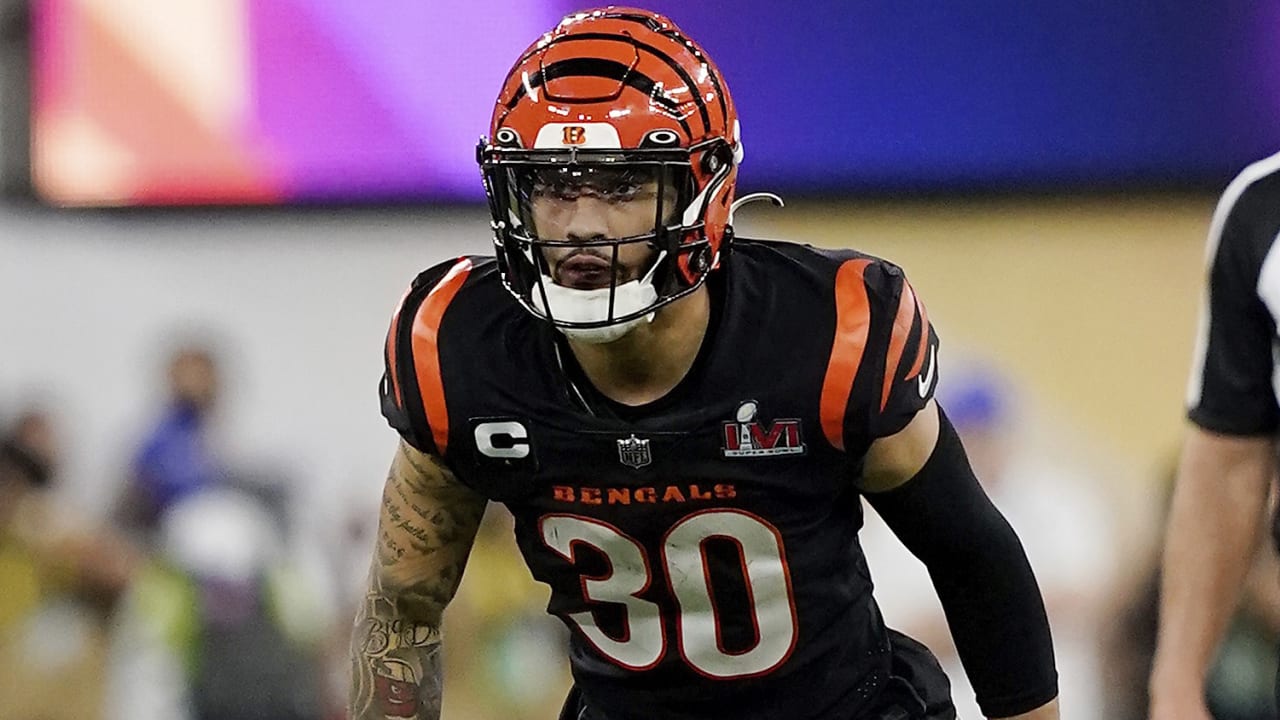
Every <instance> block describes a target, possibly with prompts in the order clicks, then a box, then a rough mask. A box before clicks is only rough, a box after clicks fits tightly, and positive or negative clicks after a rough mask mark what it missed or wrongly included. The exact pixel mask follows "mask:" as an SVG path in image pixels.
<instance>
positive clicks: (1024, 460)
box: [862, 367, 1116, 720]
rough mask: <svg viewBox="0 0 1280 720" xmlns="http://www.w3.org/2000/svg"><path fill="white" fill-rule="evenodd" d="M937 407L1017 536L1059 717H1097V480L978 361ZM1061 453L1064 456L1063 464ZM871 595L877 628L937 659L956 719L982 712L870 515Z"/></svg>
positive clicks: (916, 574)
mask: <svg viewBox="0 0 1280 720" xmlns="http://www.w3.org/2000/svg"><path fill="white" fill-rule="evenodd" d="M938 398H939V404H940V405H941V406H942V408H943V409H944V410H945V411H946V413H947V415H948V417H950V419H951V421H952V423H953V424H954V425H955V427H956V430H957V431H958V432H959V433H960V435H961V437H962V438H963V440H964V444H965V448H966V450H967V452H968V454H969V458H970V462H971V463H972V465H973V468H974V471H975V473H976V474H977V476H978V478H979V480H981V482H982V484H983V487H984V489H985V490H986V491H987V494H988V495H989V496H990V497H991V499H992V501H993V502H994V503H995V505H996V507H998V508H999V509H1000V511H1001V512H1002V513H1003V514H1004V516H1005V518H1006V519H1007V520H1008V521H1009V523H1010V524H1011V525H1012V526H1013V528H1014V529H1015V530H1016V531H1017V532H1018V535H1019V537H1020V538H1021V540H1022V543H1023V545H1024V547H1025V549H1026V552H1027V557H1028V559H1029V560H1030V561H1031V565H1032V567H1033V568H1034V569H1035V573H1036V579H1037V581H1038V582H1039V584H1040V589H1041V592H1042V594H1043V596H1044V600H1045V605H1046V609H1047V610H1048V614H1049V621H1050V624H1051V626H1052V628H1053V644H1054V654H1055V656H1056V658H1057V661H1058V674H1059V687H1060V690H1061V697H1062V707H1061V717H1062V718H1063V720H1098V719H1099V718H1103V717H1106V715H1105V714H1104V712H1103V708H1102V697H1101V693H1100V690H1099V688H1100V687H1101V682H1102V678H1103V667H1102V665H1101V641H1102V637H1101V633H1100V627H1101V625H1102V624H1103V623H1104V622H1105V620H1106V618H1107V613H1108V611H1107V603H1108V601H1109V598H1110V593H1111V587H1112V583H1113V577H1114V565H1115V553H1116V539H1115V531H1114V528H1115V527H1116V526H1115V522H1116V520H1115V518H1114V517H1113V515H1114V509H1113V506H1112V505H1113V504H1112V503H1111V501H1110V499H1109V498H1108V497H1107V496H1106V495H1105V494H1104V493H1103V492H1102V491H1101V490H1102V489H1101V486H1100V484H1099V483H1098V482H1097V481H1096V480H1095V479H1094V478H1092V477H1090V476H1089V474H1088V473H1087V472H1085V471H1083V470H1081V469H1080V467H1079V465H1073V464H1071V462H1070V458H1072V457H1077V456H1078V455H1077V454H1079V453H1087V452H1088V450H1087V449H1085V448H1079V447H1072V448H1070V451H1069V452H1066V453H1063V452H1054V451H1052V450H1053V448H1050V447H1047V446H1046V441H1047V442H1048V443H1061V442H1064V436H1063V435H1060V434H1057V433H1052V434H1047V436H1046V437H1045V438H1040V437H1038V436H1037V434H1036V433H1035V432H1034V430H1035V428H1034V427H1033V426H1034V424H1035V423H1032V422H1031V419H1030V418H1027V417H1023V416H1022V415H1021V414H1020V413H1018V412H1017V411H1016V408H1015V407H1014V401H1015V397H1014V394H1013V392H1012V388H1011V386H1010V384H1009V383H1008V381H1006V380H1005V379H1004V378H1003V377H1002V376H1001V375H1000V374H998V373H996V372H995V371H994V370H992V369H990V368H987V367H971V368H968V369H965V368H963V367H959V368H958V370H957V371H956V372H955V373H953V374H952V375H951V376H950V377H946V378H942V379H940V380H939V384H938ZM1063 458H1066V460H1064V459H1063ZM862 541H863V547H864V549H865V551H866V554H867V558H868V563H869V565H870V569H871V576H872V578H873V580H874V581H875V587H876V597H877V599H878V601H879V604H880V607H881V610H882V612H883V614H884V617H885V621H886V623H887V624H888V625H889V626H890V627H893V628H895V629H898V630H901V631H903V632H905V633H907V634H908V635H911V636H912V637H915V638H918V639H919V640H920V641H921V642H923V643H925V644H926V645H927V646H929V648H930V649H932V650H933V651H934V653H935V654H937V656H938V658H939V660H940V661H941V662H942V664H943V667H944V668H945V669H946V671H947V675H948V676H949V677H950V678H951V682H952V696H953V698H954V700H955V704H956V709H957V714H958V717H960V718H981V717H985V716H984V715H983V714H982V713H981V711H980V710H979V709H978V707H977V704H976V702H975V700H974V692H973V689H972V687H971V686H970V685H969V683H968V680H967V678H966V676H965V673H964V670H963V668H962V667H961V665H960V662H959V657H958V656H957V654H956V652H955V647H954V645H953V644H952V642H951V637H950V634H949V632H948V631H947V628H946V625H945V623H944V621H943V620H942V618H943V614H942V612H941V609H940V606H939V605H938V603H937V599H936V596H935V595H934V593H933V591H932V584H931V582H930V580H929V577H928V574H927V573H926V572H925V570H924V567H923V565H921V563H920V562H919V561H917V560H915V558H914V557H912V556H911V554H910V553H909V552H908V551H907V550H906V549H905V548H904V547H903V546H902V544H901V543H900V542H898V541H897V539H896V538H894V537H893V536H892V533H891V532H890V531H889V530H888V529H887V528H886V527H885V526H884V523H883V521H881V520H880V519H879V518H878V517H877V516H875V514H874V513H873V512H868V513H867V522H866V527H865V529H864V530H863V532H862Z"/></svg>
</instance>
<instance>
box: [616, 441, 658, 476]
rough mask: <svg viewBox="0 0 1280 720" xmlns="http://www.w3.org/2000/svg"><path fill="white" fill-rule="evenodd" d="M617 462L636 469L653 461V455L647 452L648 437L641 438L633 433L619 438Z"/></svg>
mask: <svg viewBox="0 0 1280 720" xmlns="http://www.w3.org/2000/svg"><path fill="white" fill-rule="evenodd" d="M618 462H621V463H622V464H623V465H626V466H627V467H631V468H635V469H637V470H639V469H640V468H642V467H644V466H645V465H648V464H649V463H651V462H653V456H652V455H650V454H649V439H648V438H645V439H643V440H642V439H640V438H638V437H636V435H635V433H632V434H631V437H629V438H621V439H619V440H618Z"/></svg>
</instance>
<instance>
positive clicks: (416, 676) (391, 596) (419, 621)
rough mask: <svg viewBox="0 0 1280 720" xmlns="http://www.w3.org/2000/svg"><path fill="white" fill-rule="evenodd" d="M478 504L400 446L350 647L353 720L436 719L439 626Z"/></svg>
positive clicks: (426, 459)
mask: <svg viewBox="0 0 1280 720" xmlns="http://www.w3.org/2000/svg"><path fill="white" fill-rule="evenodd" d="M484 507H485V500H484V498H483V497H481V496H480V495H478V494H476V493H475V492H473V491H472V490H471V489H469V488H467V487H465V486H464V485H462V484H460V483H459V482H458V481H457V480H456V479H455V478H454V477H453V473H452V472H450V471H449V469H448V468H446V467H445V466H444V465H443V464H442V463H441V462H440V460H439V459H438V458H434V457H430V456H427V455H423V454H422V453H419V452H417V451H415V450H412V449H411V448H409V447H408V446H406V445H404V444H403V443H401V445H400V450H399V452H398V453H397V455H396V459H395V461H394V462H393V463H392V465H391V472H390V474H389V476H388V477H387V484H386V490H385V491H384V493H383V498H382V513H381V517H380V520H379V531H378V543H377V551H376V553H375V556H374V557H375V559H374V563H373V569H372V570H371V572H370V579H369V591H368V593H367V594H366V595H365V601H364V603H363V604H362V606H361V608H360V612H359V614H358V615H357V617H356V625H355V631H354V635H353V637H352V641H351V659H352V680H351V712H350V717H351V720H367V719H368V718H378V719H379V720H383V719H384V718H411V719H413V720H428V719H429V720H437V718H439V717H440V701H441V689H442V688H441V676H440V664H441V655H440V624H441V619H442V618H443V613H444V607H445V605H446V604H448V602H449V601H450V600H451V599H452V598H453V595H454V593H455V592H456V591H457V589H458V583H459V582H460V581H461V579H462V571H463V569H464V568H465V567H466V562H467V554H468V553H469V551H470V549H471V543H472V541H473V540H474V539H475V534H476V529H477V528H478V527H479V525H480V518H481V516H482V515H483V514H484Z"/></svg>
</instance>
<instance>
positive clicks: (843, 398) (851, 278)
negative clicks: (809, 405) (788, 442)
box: [819, 260, 871, 450]
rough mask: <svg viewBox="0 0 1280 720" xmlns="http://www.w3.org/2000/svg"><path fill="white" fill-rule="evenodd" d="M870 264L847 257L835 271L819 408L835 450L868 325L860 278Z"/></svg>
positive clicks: (867, 305) (868, 307)
mask: <svg viewBox="0 0 1280 720" xmlns="http://www.w3.org/2000/svg"><path fill="white" fill-rule="evenodd" d="M870 264H871V261H870V260H848V261H846V262H845V263H844V264H843V265H841V266H840V269H839V270H838V271H837V272H836V333H835V338H834V339H833V340H832V341H831V360H830V361H829V362H828V363H827V375H826V377H825V378H823V381H822V399H821V402H820V403H819V410H820V415H821V417H822V432H823V433H824V434H826V436H827V442H829V443H831V446H832V447H834V448H836V449H837V450H844V412H845V408H846V407H847V406H848V403H849V394H850V393H851V392H853V381H854V378H856V377H857V376H858V366H859V365H861V364H862V352H863V350H865V349H866V346H867V333H868V332H869V331H870V329H871V303H870V301H869V299H868V298H867V286H866V285H865V284H864V283H863V279H862V275H863V273H864V272H865V271H866V269H867V266H868V265H870Z"/></svg>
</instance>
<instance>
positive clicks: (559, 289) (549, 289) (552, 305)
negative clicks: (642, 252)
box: [533, 250, 666, 345]
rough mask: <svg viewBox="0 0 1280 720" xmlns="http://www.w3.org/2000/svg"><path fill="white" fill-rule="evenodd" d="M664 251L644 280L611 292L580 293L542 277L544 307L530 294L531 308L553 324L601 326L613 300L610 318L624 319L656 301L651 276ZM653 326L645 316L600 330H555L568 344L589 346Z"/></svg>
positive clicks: (603, 289)
mask: <svg viewBox="0 0 1280 720" xmlns="http://www.w3.org/2000/svg"><path fill="white" fill-rule="evenodd" d="M665 255H666V251H665V250H664V251H662V252H661V253H659V255H658V257H657V259H656V260H655V261H654V263H653V266H652V267H651V268H650V269H649V272H647V273H645V275H644V277H642V278H639V279H637V280H631V281H630V282H625V283H622V284H620V285H616V286H614V287H611V288H607V287H606V288H598V289H595V290H581V289H577V288H568V287H564V286H563V285H557V284H556V283H554V282H552V280H551V278H549V277H547V276H546V275H543V277H542V279H543V283H542V289H543V291H544V292H545V293H546V296H547V305H548V306H549V310H550V311H549V312H548V307H544V306H543V304H542V298H541V297H539V294H538V293H534V296H533V304H534V306H535V307H537V308H538V310H539V311H541V312H542V313H543V314H546V315H550V316H551V317H553V318H555V320H556V322H557V323H559V322H568V323H575V324H585V323H596V322H605V321H607V320H608V319H609V317H610V315H609V298H610V296H611V295H612V297H613V316H614V317H626V316H627V315H631V314H634V313H638V312H641V311H643V310H644V309H645V308H647V307H651V306H652V305H653V304H654V303H655V302H657V300H658V291H657V289H655V288H654V287H653V275H654V272H655V271H656V270H657V268H658V265H660V264H661V263H662V260H663V257H664V256H665ZM651 322H653V313H652V312H649V313H645V314H644V315H641V316H639V317H635V318H632V319H630V320H627V321H624V322H619V323H613V324H612V325H603V326H600V327H590V328H584V327H562V326H560V325H556V329H557V330H559V331H560V332H561V333H564V336H565V337H567V338H569V339H570V340H577V341H579V342H584V343H587V344H589V345H603V344H605V343H610V342H613V341H614V340H617V339H619V338H621V337H622V336H623V335H626V334H627V333H629V332H631V331H632V330H634V329H635V328H637V327H639V326H640V325H646V324H648V323H651Z"/></svg>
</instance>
